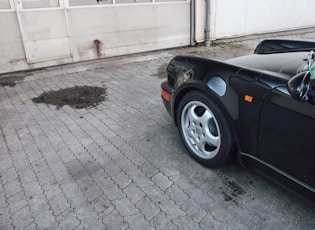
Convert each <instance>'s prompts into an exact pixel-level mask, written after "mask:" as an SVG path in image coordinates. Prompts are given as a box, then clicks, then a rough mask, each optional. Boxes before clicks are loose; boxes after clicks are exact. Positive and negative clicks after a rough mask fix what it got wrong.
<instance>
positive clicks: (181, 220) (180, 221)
mask: <svg viewBox="0 0 315 230" xmlns="http://www.w3.org/2000/svg"><path fill="white" fill-rule="evenodd" d="M173 223H174V224H176V225H177V226H178V229H183V230H190V229H199V226H198V224H196V223H195V222H194V221H193V219H192V218H191V217H187V216H180V217H178V218H176V219H174V220H173Z"/></svg>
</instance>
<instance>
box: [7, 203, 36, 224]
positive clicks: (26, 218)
mask: <svg viewBox="0 0 315 230" xmlns="http://www.w3.org/2000/svg"><path fill="white" fill-rule="evenodd" d="M12 219H13V225H14V227H15V228H16V229H24V228H25V227H27V226H29V225H30V224H32V223H33V222H34V218H33V217H32V213H31V212H30V211H29V208H28V207H24V208H22V209H20V210H19V211H17V212H16V213H14V214H13V215H12Z"/></svg>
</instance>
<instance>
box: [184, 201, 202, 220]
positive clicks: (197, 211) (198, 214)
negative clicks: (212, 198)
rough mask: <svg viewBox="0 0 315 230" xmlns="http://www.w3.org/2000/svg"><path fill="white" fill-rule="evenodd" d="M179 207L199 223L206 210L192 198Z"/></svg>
mask: <svg viewBox="0 0 315 230" xmlns="http://www.w3.org/2000/svg"><path fill="white" fill-rule="evenodd" d="M181 209H182V210H183V211H184V212H186V214H187V215H188V216H190V217H191V218H192V219H193V221H194V222H195V223H199V222H200V221H201V220H202V219H203V218H204V217H205V216H206V215H207V212H206V211H205V210H203V209H202V208H201V207H200V206H199V205H198V204H197V203H196V202H195V201H194V200H191V199H189V200H187V201H186V202H185V203H184V204H183V205H182V206H181Z"/></svg>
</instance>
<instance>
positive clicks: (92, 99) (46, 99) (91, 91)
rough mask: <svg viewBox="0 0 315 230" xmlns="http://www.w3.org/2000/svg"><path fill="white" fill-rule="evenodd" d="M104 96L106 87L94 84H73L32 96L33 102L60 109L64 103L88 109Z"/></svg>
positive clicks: (76, 107) (102, 99)
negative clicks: (69, 86) (72, 85)
mask: <svg viewBox="0 0 315 230" xmlns="http://www.w3.org/2000/svg"><path fill="white" fill-rule="evenodd" d="M105 98H106V88H101V87H95V86H75V87H71V88H66V89H61V90H58V91H49V92H46V93H43V94H41V95H40V96H38V97H35V98H32V101H33V102H34V103H45V104H51V105H55V106H56V109H60V108H61V107H63V106H64V105H69V106H70V107H72V108H75V109H83V108H85V109H88V108H92V107H95V106H97V105H98V104H99V103H100V102H102V101H104V100H105Z"/></svg>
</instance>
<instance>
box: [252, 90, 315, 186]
mask: <svg viewBox="0 0 315 230" xmlns="http://www.w3.org/2000/svg"><path fill="white" fill-rule="evenodd" d="M311 92H312V93H314V90H311ZM311 99H312V98H311ZM314 135H315V105H314V104H312V103H310V102H301V101H297V100H295V99H293V98H292V97H291V96H290V94H289V93H288V91H287V89H286V87H281V88H278V89H274V90H272V91H270V92H269V93H268V94H267V95H266V97H265V101H264V104H263V108H262V112H261V118H260V125H259V131H258V155H259V159H260V160H261V161H263V162H264V163H265V164H266V165H268V166H269V167H270V168H273V169H274V170H276V171H278V172H280V173H281V174H282V175H284V176H286V177H287V178H290V179H292V180H294V181H295V182H298V183H299V184H301V185H303V186H304V187H308V188H310V187H312V188H313V189H314V188H315V167H314V165H315V141H314ZM312 188H311V189H312Z"/></svg>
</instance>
